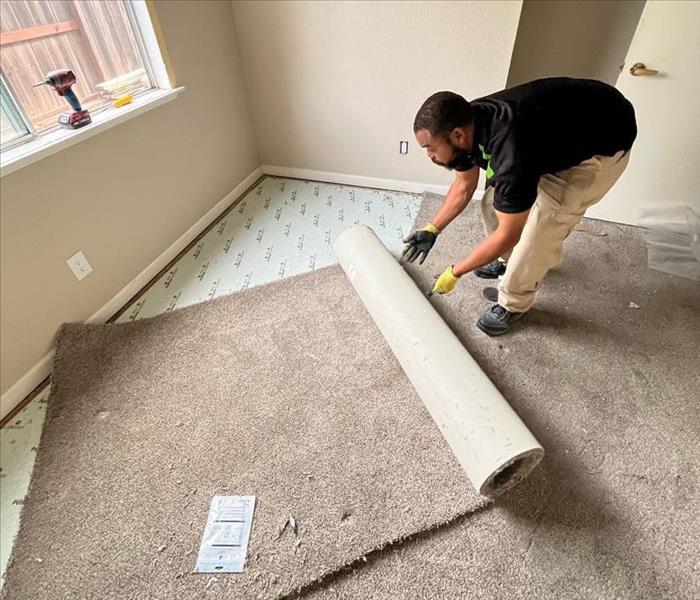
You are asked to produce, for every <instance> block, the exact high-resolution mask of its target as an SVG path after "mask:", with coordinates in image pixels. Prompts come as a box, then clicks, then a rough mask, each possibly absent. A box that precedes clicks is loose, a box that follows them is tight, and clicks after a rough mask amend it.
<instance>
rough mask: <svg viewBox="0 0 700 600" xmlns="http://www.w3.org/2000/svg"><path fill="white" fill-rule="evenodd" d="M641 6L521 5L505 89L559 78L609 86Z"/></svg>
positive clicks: (614, 1)
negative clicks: (536, 80) (602, 82)
mask: <svg viewBox="0 0 700 600" xmlns="http://www.w3.org/2000/svg"><path fill="white" fill-rule="evenodd" d="M643 8H644V0H624V1H623V0H603V1H598V0H567V1H566V2H561V1H558V2H553V1H552V0H525V1H524V2H523V9H522V15H521V17H520V24H519V25H518V35H517V37H516V40H515V49H514V51H513V61H512V63H511V67H510V73H509V74H508V85H509V86H511V85H517V84H518V83H523V82H525V81H530V80H532V79H537V78H539V77H549V76H553V75H565V76H570V77H588V78H591V79H600V80H601V81H605V82H607V83H609V84H610V85H615V82H616V81H617V76H618V73H619V66H620V65H621V64H622V63H624V61H625V54H626V53H627V48H629V45H630V42H631V41H632V36H633V35H634V30H635V28H636V27H637V22H638V21H639V16H640V15H641V14H642V9H643Z"/></svg>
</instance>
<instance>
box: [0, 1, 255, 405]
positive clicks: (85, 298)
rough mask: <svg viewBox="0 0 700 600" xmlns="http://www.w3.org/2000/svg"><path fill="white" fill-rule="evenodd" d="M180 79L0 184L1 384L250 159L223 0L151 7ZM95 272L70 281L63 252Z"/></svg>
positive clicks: (181, 227)
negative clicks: (160, 95) (143, 107)
mask: <svg viewBox="0 0 700 600" xmlns="http://www.w3.org/2000/svg"><path fill="white" fill-rule="evenodd" d="M156 10H157V13H158V16H159V20H160V23H161V26H162V29H163V33H164V36H165V40H166V43H167V46H168V50H169V53H170V58H171V60H172V64H173V68H174V71H175V75H176V77H177V82H178V84H179V85H184V86H186V87H187V90H186V91H185V92H184V93H183V94H181V95H180V96H179V97H178V98H177V99H176V100H174V101H173V102H171V103H169V104H166V105H164V106H161V107H158V108H156V109H154V110H153V111H151V112H149V113H147V114H144V115H141V116H139V117H137V118H135V119H133V120H131V121H129V122H127V123H123V124H121V125H118V126H116V127H114V128H113V129H110V130H109V131H106V132H103V133H100V134H98V135H96V136H95V137H93V138H91V139H89V140H87V141H84V142H81V143H79V144H77V145H75V146H73V147H71V148H69V149H68V150H65V151H62V152H59V153H58V154H55V155H53V156H51V157H48V158H45V159H43V160H41V161H39V162H37V163H34V164H33V165H30V166H28V167H25V168H24V169H22V170H20V171H17V172H15V173H13V174H11V175H8V176H5V177H3V178H2V179H1V180H0V187H1V188H2V189H1V191H2V194H1V196H0V209H1V217H0V222H1V226H2V230H1V233H0V241H1V243H2V249H1V252H0V257H1V261H2V265H1V271H0V272H1V274H2V285H1V286H0V289H1V299H0V309H1V314H0V328H1V329H2V335H1V336H0V337H1V340H2V346H1V350H0V361H1V362H0V379H1V380H2V381H1V384H0V385H1V388H2V391H5V390H6V389H7V388H8V387H10V386H11V385H12V384H13V383H15V382H16V381H17V380H18V379H19V378H20V377H21V376H22V375H24V373H25V372H26V371H28V370H29V369H30V368H31V367H33V366H34V365H35V364H36V363H37V362H38V361H39V360H40V359H41V358H42V357H43V356H44V355H45V354H46V352H47V351H49V349H50V348H51V346H52V343H53V338H54V335H55V333H56V330H57V328H58V327H59V325H60V324H61V323H63V322H64V321H80V320H84V319H86V318H87V317H88V316H90V315H91V314H93V313H94V312H95V311H96V310H98V309H99V308H100V307H101V306H103V305H104V304H105V303H106V302H107V301H108V300H109V299H110V298H112V296H114V295H115V294H116V293H117V292H118V291H119V290H120V289H121V288H122V287H123V286H124V285H125V284H126V283H128V282H129V281H130V280H131V279H133V278H134V277H135V276H136V275H137V274H138V273H139V272H141V270H143V269H144V268H145V267H146V266H147V265H148V264H149V263H150V262H151V261H153V260H154V259H155V258H156V257H157V256H158V255H160V254H161V253H162V252H163V251H164V250H165V249H166V248H167V247H168V246H170V245H171V244H172V243H173V242H174V241H175V240H176V239H177V238H178V237H179V236H180V235H182V234H183V233H184V232H185V231H186V230H187V229H189V228H190V227H191V226H192V224H193V223H194V222H195V221H197V219H199V218H200V217H201V216H202V215H203V214H204V213H206V212H207V210H208V209H210V208H211V207H212V206H214V205H215V204H216V203H217V202H219V201H220V200H221V199H222V198H224V196H226V194H227V193H228V192H230V191H231V190H232V189H233V188H234V187H236V185H237V184H238V183H239V182H241V181H242V180H243V179H244V178H245V177H246V176H247V175H248V174H249V173H251V171H253V169H255V168H256V167H257V166H258V164H259V159H258V155H257V152H256V149H255V142H254V139H253V132H252V125H251V121H250V113H249V107H248V102H247V100H246V97H245V93H244V89H243V80H242V76H241V66H240V61H239V56H238V48H237V45H236V41H235V33H234V28H233V16H232V10H231V4H230V3H229V2H205V1H199V2H170V1H168V2H158V3H157V4H156ZM79 249H80V250H83V251H84V252H85V254H86V255H87V257H88V259H89V260H90V262H91V263H92V265H93V267H94V268H95V271H94V272H93V273H92V274H91V275H89V276H88V277H87V278H86V279H84V280H83V281H81V282H78V281H77V280H76V279H75V278H74V277H73V275H72V274H71V273H70V271H69V270H68V268H67V267H66V265H65V262H64V261H65V259H66V258H67V257H68V256H70V255H72V254H73V253H74V252H75V251H77V250H79Z"/></svg>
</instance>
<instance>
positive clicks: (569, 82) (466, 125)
mask: <svg viewBox="0 0 700 600" xmlns="http://www.w3.org/2000/svg"><path fill="white" fill-rule="evenodd" d="M413 130H414V133H415V136H416V140H417V141H418V143H419V144H420V146H421V147H423V148H425V149H426V152H427V154H428V157H429V158H430V159H431V160H432V161H433V162H434V163H435V164H436V165H440V166H443V167H446V168H447V169H449V170H454V171H455V179H454V182H453V183H452V185H451V186H450V190H449V192H448V193H447V197H446V198H445V201H444V202H443V204H442V206H441V208H440V209H439V210H438V211H437V213H436V214H435V215H434V216H433V218H432V219H431V221H430V222H429V223H428V224H427V225H426V226H425V227H424V228H423V229H420V230H418V231H415V232H413V233H412V234H411V235H410V236H409V237H408V238H407V239H406V240H404V242H405V243H406V244H407V246H406V249H405V252H404V258H405V259H406V260H408V261H409V262H413V261H414V260H416V259H417V258H418V257H420V264H422V263H423V261H424V260H425V257H426V256H427V255H428V252H429V251H430V249H431V248H432V247H433V244H435V241H436V240H437V237H438V235H439V234H440V232H441V231H442V230H443V229H444V228H445V227H447V225H448V224H449V223H450V222H451V221H452V220H453V219H454V218H455V217H456V216H457V215H459V214H460V213H461V212H462V211H463V210H464V209H465V208H466V206H467V205H468V204H469V202H470V200H471V198H472V195H473V194H474V191H475V190H476V187H477V182H478V179H479V168H482V169H485V170H486V191H485V193H484V198H483V201H482V203H481V213H482V220H483V223H484V228H485V230H486V234H487V237H486V239H485V240H484V241H483V242H482V243H480V244H479V245H478V246H476V247H475V248H474V249H473V250H472V251H471V253H470V254H469V255H468V256H467V257H466V258H464V259H463V260H461V261H459V262H456V263H455V264H454V265H452V266H450V267H448V268H447V269H445V271H444V272H443V273H442V274H441V275H440V276H439V277H438V279H437V281H436V282H435V286H434V287H433V292H434V293H438V294H445V293H448V292H451V291H452V290H453V289H454V287H455V285H456V283H457V282H458V281H459V278H460V277H462V276H463V275H466V274H467V273H469V272H470V271H473V272H474V274H475V275H476V276H477V277H482V278H487V279H497V278H501V282H500V284H499V288H498V290H499V292H498V304H496V305H494V306H492V307H491V308H489V309H488V310H486V311H484V312H483V313H482V314H481V317H480V318H479V320H478V321H477V323H476V325H477V327H478V328H479V329H481V330H482V331H484V332H485V333H487V334H488V335H491V336H494V335H501V334H504V333H507V332H508V331H509V330H510V328H511V326H512V324H513V323H514V322H515V321H517V320H518V319H520V318H521V317H522V316H523V315H524V314H525V313H526V312H527V311H528V310H529V309H530V307H531V306H532V304H533V302H534V299H535V293H536V291H537V288H538V287H539V285H540V282H541V281H542V279H543V278H544V276H545V274H546V273H547V271H548V270H549V269H551V268H552V267H554V266H556V265H558V264H559V262H560V261H561V255H562V244H563V242H564V240H565V239H566V237H567V236H568V235H569V234H570V233H571V232H572V231H573V229H574V227H575V226H576V224H577V223H578V222H579V221H580V220H581V218H582V217H583V215H584V213H585V212H586V210H587V209H588V207H590V206H592V205H593V204H595V203H596V202H598V201H599V200H600V199H601V198H602V197H603V196H604V195H605V194H606V193H607V191H608V190H609V189H610V188H611V187H612V185H613V184H614V183H615V181H617V179H618V178H619V177H620V175H622V172H623V171H624V170H625V167H626V166H627V162H628V160H629V154H630V149H631V148H632V143H633V142H634V139H635V137H636V135H637V126H636V122H635V117H634V109H633V108H632V105H631V104H630V103H629V102H628V101H627V100H626V99H625V97H624V96H623V95H622V94H621V93H620V92H618V91H617V90H616V89H615V88H614V87H611V86H609V85H607V84H604V83H602V82H599V81H592V80H587V79H570V78H560V77H557V78H549V79H539V80H536V81H532V82H530V83H526V84H523V85H519V86H516V87H513V88H510V89H507V90H503V91H502V92H497V93H495V94H491V95H489V96H484V97H483V98H479V99H478V100H474V101H472V102H471V103H470V102H468V101H467V100H465V99H464V98H462V97H461V96H459V95H458V94H455V93H452V92H438V93H436V94H433V95H432V96H430V98H428V99H427V100H426V101H425V102H424V103H423V106H421V108H420V110H419V111H418V114H417V115H416V119H415V122H414V125H413Z"/></svg>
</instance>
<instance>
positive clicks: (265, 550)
mask: <svg viewBox="0 0 700 600" xmlns="http://www.w3.org/2000/svg"><path fill="white" fill-rule="evenodd" d="M48 411H49V412H48V416H47V421H46V425H45V428H44V432H43V437H42V441H41V445H40V448H39V453H38V457H37V466H36V469H35V474H34V478H33V481H32V484H31V487H30V491H29V495H28V497H27V500H26V504H25V507H24V511H23V514H22V524H21V529H20V533H19V537H18V539H17V542H16V545H15V548H14V552H13V555H12V559H11V563H10V565H9V568H8V570H7V578H6V584H5V586H4V588H3V590H2V597H3V598H7V599H8V600H9V599H12V600H21V599H27V600H29V599H31V600H39V599H44V598H45V599H51V600H56V599H62V598H71V599H72V598H99V599H101V600H104V599H108V598H128V599H130V600H137V599H142V598H143V599H145V598H148V599H156V598H158V599H160V598H162V599H167V600H171V599H174V598H188V599H189V598H199V597H205V596H206V597H212V598H216V597H221V598H224V597H225V598H257V597H264V598H273V597H276V596H278V595H282V594H285V593H288V592H289V591H291V590H293V589H295V588H297V587H300V586H303V585H305V584H307V583H308V582H309V581H311V580H313V579H315V578H318V577H320V576H322V575H323V574H324V573H326V572H328V571H333V570H335V569H337V568H338V567H340V566H341V565H343V564H345V563H347V562H349V561H352V560H354V559H356V558H358V557H359V556H361V555H363V554H365V553H367V552H369V551H371V550H372V548H374V547H376V546H378V545H381V544H383V543H385V542H387V541H390V540H392V539H396V538H398V537H401V536H402V535H406V534H410V533H412V532H414V531H416V530H420V529H423V528H426V527H431V526H434V525H435V524H436V523H439V522H442V521H444V520H448V519H450V518H452V517H453V516H454V515H455V514H458V513H460V512H464V511H469V510H472V509H476V508H478V507H479V505H480V502H481V501H480V500H479V499H478V497H477V496H476V495H475V493H474V492H473V491H472V489H471V487H470V485H469V483H468V481H467V479H466V477H465V476H464V474H463V472H462V471H461V469H460V467H459V466H458V464H457V462H456V460H455V459H454V458H453V456H452V454H451V452H450V451H449V449H448V448H447V446H446V444H445V443H444V441H443V439H442V437H441V435H440V433H439V431H438V430H437V428H436V427H435V426H434V424H433V422H432V420H431V418H430V416H429V415H428V414H427V412H426V411H425V409H424V407H423V404H422V402H421V401H420V399H419V398H418V397H417V396H416V394H415V392H414V390H413V388H412V386H411V385H410V383H409V382H408V380H407V379H406V377H405V376H404V374H403V372H402V371H401V368H400V366H399V365H398V363H397V362H396V360H395V359H394V357H393V355H392V354H391V351H390V350H389V348H388V346H387V345H386V344H385V342H384V340H383V338H382V336H381V334H380V333H379V331H378V330H377V329H376V328H375V326H374V324H373V323H372V321H371V319H370V317H369V315H368V314H367V313H366V312H365V309H364V307H363V306H362V304H361V302H360V300H359V299H358V298H357V296H356V294H355V292H354V291H353V289H352V287H351V286H350V284H349V282H348V281H347V280H346V277H345V275H344V274H343V273H342V271H341V270H340V268H339V267H334V268H330V269H323V270H320V271H317V272H314V273H311V274H308V275H304V276H300V277H296V278H292V279H288V280H285V281H282V282H278V283H274V284H271V285H268V286H264V287H259V288H255V289H251V290H248V291H246V292H244V293H241V294H236V295H233V296H229V297H225V298H222V299H219V300H214V301H211V302H207V303H204V304H200V305H196V306H192V307H189V308H186V309H183V310H180V311H175V312H172V313H169V314H166V315H163V316H159V317H156V318H153V319H147V320H141V321H136V322H133V323H127V324H111V325H80V324H72V325H67V326H64V327H63V328H62V329H61V331H60V335H59V339H58V351H57V358H56V363H55V369H54V379H53V385H52V391H51V397H50V400H49V407H48ZM227 493H228V494H255V495H257V497H258V506H257V510H256V513H255V519H254V529H253V534H252V536H251V542H250V547H249V552H248V555H249V561H248V565H247V568H246V571H245V573H243V574H241V575H221V576H219V577H217V578H216V580H211V576H210V575H205V574H193V573H191V571H192V570H193V569H194V566H195V561H196V556H197V552H198V549H199V545H200V540H201V535H202V530H203V527H204V524H205V521H206V517H207V512H208V507H209V502H210V500H211V497H212V496H213V495H215V494H227ZM289 516H293V517H294V518H295V519H296V521H297V523H298V528H299V529H298V535H294V533H293V532H292V531H290V530H289V529H288V530H286V531H285V532H284V533H283V534H282V535H281V536H280V535H279V528H280V527H282V526H283V525H284V524H285V522H286V521H287V519H288V517H289ZM207 585H208V586H209V587H208V588H207Z"/></svg>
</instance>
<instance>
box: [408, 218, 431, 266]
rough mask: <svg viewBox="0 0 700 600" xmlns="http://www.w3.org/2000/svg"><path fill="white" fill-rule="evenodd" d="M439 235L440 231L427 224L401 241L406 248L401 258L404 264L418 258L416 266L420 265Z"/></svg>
mask: <svg viewBox="0 0 700 600" xmlns="http://www.w3.org/2000/svg"><path fill="white" fill-rule="evenodd" d="M439 234H440V230H439V229H438V228H437V227H435V225H433V224H432V223H428V224H427V225H426V226H425V227H423V229H419V230H418V231H414V232H413V233H412V234H411V235H409V236H408V237H407V238H406V239H405V240H404V241H403V243H404V244H406V248H405V249H404V251H403V255H402V256H401V258H402V259H403V260H405V261H406V262H413V261H414V260H416V259H417V258H418V257H420V260H419V261H418V264H419V265H422V264H423V261H424V260H425V258H426V257H427V256H428V252H430V249H431V248H432V247H433V245H434V244H435V240H436V239H437V236H438V235H439Z"/></svg>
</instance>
